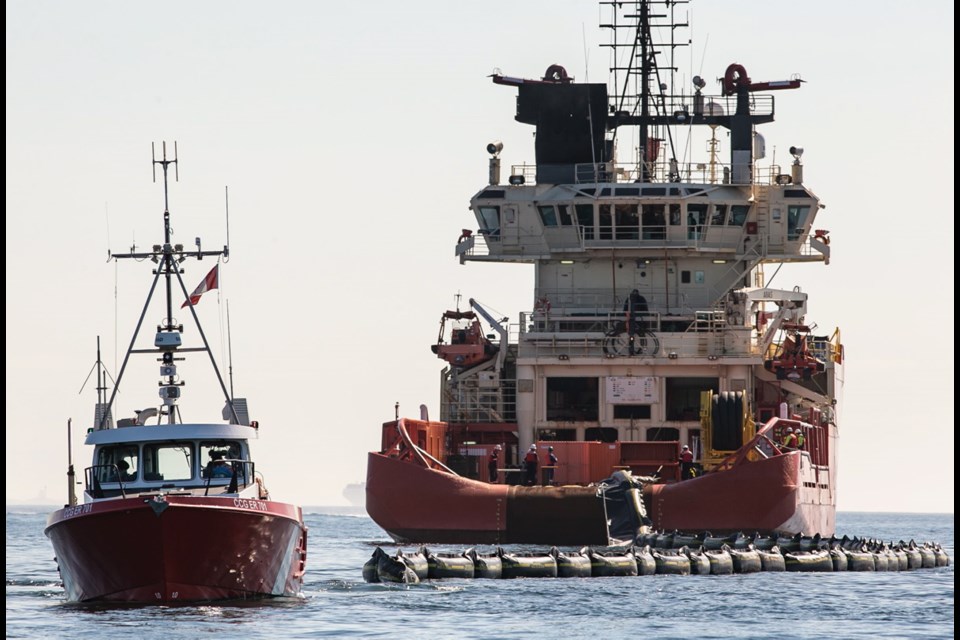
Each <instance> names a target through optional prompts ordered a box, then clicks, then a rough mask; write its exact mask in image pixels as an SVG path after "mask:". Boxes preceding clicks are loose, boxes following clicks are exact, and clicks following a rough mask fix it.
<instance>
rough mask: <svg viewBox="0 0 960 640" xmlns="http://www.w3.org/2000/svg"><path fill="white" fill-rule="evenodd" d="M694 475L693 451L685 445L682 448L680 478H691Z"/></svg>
mask: <svg viewBox="0 0 960 640" xmlns="http://www.w3.org/2000/svg"><path fill="white" fill-rule="evenodd" d="M692 477H693V451H690V447H688V446H687V445H683V448H681V449H680V479H681V480H689V479H690V478H692Z"/></svg>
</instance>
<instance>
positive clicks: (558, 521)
mask: <svg viewBox="0 0 960 640" xmlns="http://www.w3.org/2000/svg"><path fill="white" fill-rule="evenodd" d="M803 459H804V458H803V454H801V453H792V454H787V455H782V456H776V457H773V458H769V459H765V460H759V461H756V462H751V463H748V464H742V465H738V466H736V467H733V468H731V469H729V470H726V471H723V472H719V473H712V474H707V475H705V476H702V477H700V478H695V479H692V480H685V481H683V482H679V483H672V484H658V485H653V486H652V487H651V488H650V491H649V493H648V494H647V495H645V502H646V504H647V515H648V516H649V517H650V518H651V519H652V520H653V526H654V528H657V529H665V530H673V529H679V530H685V531H704V530H709V531H711V532H714V533H718V532H724V531H748V532H753V531H760V532H772V531H778V532H782V533H790V534H794V533H798V532H803V533H806V534H813V533H820V534H821V535H832V534H833V533H834V520H835V518H834V516H835V500H834V495H833V491H832V488H833V486H834V483H833V482H832V479H830V478H827V477H826V475H827V471H825V470H819V471H818V470H817V469H814V468H810V466H809V464H802V463H801V460H803ZM817 473H821V474H823V475H824V477H823V478H820V477H818V476H817ZM366 488H367V502H366V505H367V513H368V514H369V515H370V517H371V518H372V519H373V521H374V522H376V523H377V524H378V525H379V526H380V527H382V528H383V529H384V530H385V531H386V532H387V533H389V534H390V536H391V537H392V538H394V539H395V540H397V541H398V542H433V543H444V544H455V543H467V544H499V543H528V544H551V545H564V544H607V543H608V542H609V541H608V538H607V533H606V517H605V513H604V508H603V502H602V500H600V499H599V498H597V497H596V491H595V490H592V489H589V488H586V487H519V486H507V485H498V484H487V483H484V482H478V481H476V480H470V479H467V478H463V477H460V476H456V475H452V474H450V473H446V472H443V471H437V470H433V469H428V468H425V467H423V466H421V465H418V464H416V463H412V462H405V461H402V460H398V459H396V458H391V457H388V456H384V455H382V454H380V453H376V452H373V453H370V454H369V455H368V459H367V483H366ZM645 493H647V492H646V491H645Z"/></svg>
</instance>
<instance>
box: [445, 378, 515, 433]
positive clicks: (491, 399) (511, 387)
mask: <svg viewBox="0 0 960 640" xmlns="http://www.w3.org/2000/svg"><path fill="white" fill-rule="evenodd" d="M442 375H443V376H444V378H443V381H442V383H441V390H442V391H441V397H440V420H442V421H443V422H446V423H448V424H460V423H465V422H470V423H491V424H499V423H505V422H516V420H517V401H516V398H517V382H516V380H507V379H500V380H496V378H493V377H484V376H482V375H480V376H466V375H462V374H461V372H456V373H455V372H454V371H452V370H449V369H448V370H445V371H444V372H443V374H442Z"/></svg>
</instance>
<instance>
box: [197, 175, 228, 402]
mask: <svg viewBox="0 0 960 640" xmlns="http://www.w3.org/2000/svg"><path fill="white" fill-rule="evenodd" d="M223 204H224V209H225V211H226V216H227V244H226V245H225V246H224V247H223V258H224V260H226V259H228V258H229V257H230V187H228V186H226V185H224V187H223ZM198 248H199V247H198ZM231 395H232V394H231Z"/></svg>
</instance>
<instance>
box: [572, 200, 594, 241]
mask: <svg viewBox="0 0 960 640" xmlns="http://www.w3.org/2000/svg"><path fill="white" fill-rule="evenodd" d="M573 208H574V210H575V211H576V212H577V224H578V225H580V228H581V229H582V232H583V239H584V240H593V205H592V204H575V205H574V206H573Z"/></svg>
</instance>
